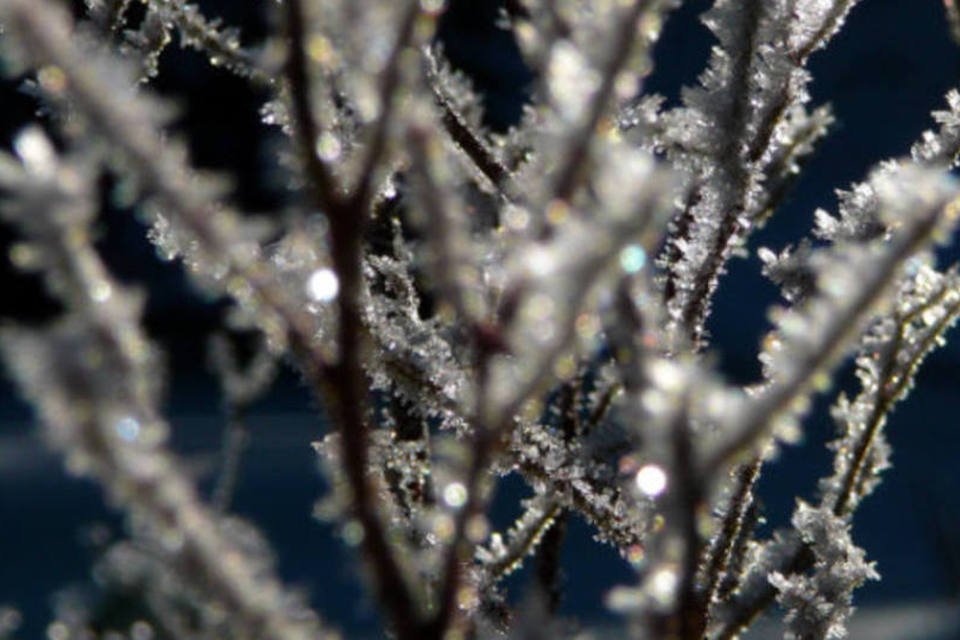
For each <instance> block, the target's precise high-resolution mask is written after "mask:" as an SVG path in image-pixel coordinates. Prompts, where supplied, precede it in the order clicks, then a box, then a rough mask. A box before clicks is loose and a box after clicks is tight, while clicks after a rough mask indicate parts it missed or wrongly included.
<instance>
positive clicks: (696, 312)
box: [657, 0, 853, 342]
mask: <svg viewBox="0 0 960 640" xmlns="http://www.w3.org/2000/svg"><path fill="white" fill-rule="evenodd" d="M846 4H847V5H848V6H849V5H852V4H853V3H849V2H848V3H846ZM794 5H797V6H794ZM824 8H826V7H824V6H823V3H820V2H798V3H787V2H761V1H758V0H751V1H748V2H743V3H740V2H726V1H723V0H721V1H719V2H717V3H716V4H715V5H714V7H713V9H711V10H710V11H709V12H708V13H706V14H705V15H704V18H703V20H704V23H705V24H706V25H707V26H708V27H709V28H710V30H711V31H712V32H713V33H714V34H715V35H716V37H717V39H718V40H719V42H720V45H719V46H717V47H714V49H713V53H712V57H711V60H710V66H709V68H708V69H707V71H705V72H704V74H703V75H702V76H701V78H700V84H701V86H700V87H698V88H694V89H687V90H685V92H684V95H683V99H684V106H683V107H682V108H679V109H675V110H673V111H670V112H668V113H665V114H664V115H663V116H662V117H661V119H662V120H663V121H664V127H663V132H662V133H659V134H658V135H657V139H658V141H659V144H660V145H661V146H663V147H665V148H666V151H667V153H668V156H669V157H671V160H672V161H673V162H674V163H675V164H676V165H677V166H679V167H680V168H682V169H683V170H684V171H685V172H686V173H687V174H688V179H689V180H690V184H691V188H692V193H691V194H690V196H689V197H688V199H687V201H686V202H685V203H684V204H683V205H682V206H681V211H680V212H679V213H678V218H677V219H676V221H675V226H674V228H673V229H672V232H671V235H670V239H669V242H668V245H667V249H666V252H665V253H664V254H663V255H661V257H660V260H659V264H660V265H661V266H662V267H664V268H665V269H666V270H667V275H666V277H665V287H666V289H667V295H668V303H669V305H670V306H669V311H670V316H671V319H672V321H673V322H674V323H675V331H680V330H682V331H684V332H686V333H688V334H690V335H692V337H693V338H694V339H695V340H696V341H698V342H699V341H700V340H702V339H703V333H702V332H703V326H702V324H703V321H704V319H705V317H706V315H707V313H708V310H709V296H710V295H711V294H712V292H713V291H714V290H715V289H716V286H717V282H718V277H719V275H720V274H721V273H722V271H723V268H722V265H723V264H724V263H725V262H726V260H727V259H728V258H729V257H730V256H731V255H732V254H733V252H734V251H735V250H736V249H737V248H738V247H739V246H740V245H741V244H742V242H743V241H744V239H745V238H746V236H747V234H748V233H749V232H750V230H751V228H753V227H754V226H756V225H758V224H760V223H762V222H763V220H764V219H765V217H766V216H767V215H769V212H770V210H771V209H774V208H776V206H777V205H778V204H779V203H778V202H777V200H776V197H777V195H776V194H778V193H779V192H781V191H782V190H783V187H784V186H785V185H786V184H788V183H789V181H790V179H791V176H792V175H793V174H794V173H795V172H796V160H797V158H798V157H800V156H802V155H804V154H806V153H809V151H810V150H811V144H812V142H813V141H815V140H816V139H817V138H819V137H822V136H823V134H824V133H825V130H826V126H827V125H828V124H829V122H830V119H829V114H828V112H826V111H824V110H817V111H814V112H813V113H812V114H808V113H807V112H806V110H805V107H804V105H805V104H806V103H807V102H808V101H809V96H808V94H807V92H806V88H805V87H806V85H807V84H808V83H809V79H810V76H809V73H808V72H807V71H806V70H805V68H804V64H805V62H806V56H805V55H800V54H799V53H798V52H797V51H794V50H792V49H790V48H789V47H785V46H784V43H785V42H790V41H791V39H796V38H797V37H799V36H798V35H797V34H800V33H807V32H809V33H814V34H818V35H820V36H823V41H825V40H826V39H827V37H828V36H829V35H830V33H832V32H831V31H830V30H829V29H826V31H825V28H826V27H825V25H826V24H827V23H829V22H830V21H831V20H833V19H834V12H835V10H836V9H835V7H833V8H829V10H828V11H824V10H820V9H824ZM764 183H766V185H765V184H764ZM767 186H769V188H767Z"/></svg>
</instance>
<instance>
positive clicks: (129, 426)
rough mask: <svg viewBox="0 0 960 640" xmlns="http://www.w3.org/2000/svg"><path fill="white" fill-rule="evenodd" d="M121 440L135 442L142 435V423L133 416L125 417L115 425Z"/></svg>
mask: <svg viewBox="0 0 960 640" xmlns="http://www.w3.org/2000/svg"><path fill="white" fill-rule="evenodd" d="M113 428H114V430H115V431H116V432H117V435H118V436H120V438H121V439H123V440H126V441H127V442H133V441H134V440H136V439H137V437H138V436H139V435H140V422H138V421H137V419H136V418H134V417H133V416H124V417H122V418H120V419H119V420H117V422H116V423H115V424H114V425H113Z"/></svg>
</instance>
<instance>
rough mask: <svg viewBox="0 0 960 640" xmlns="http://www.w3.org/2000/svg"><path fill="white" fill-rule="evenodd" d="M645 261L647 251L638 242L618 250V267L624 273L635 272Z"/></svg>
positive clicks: (641, 267)
mask: <svg viewBox="0 0 960 640" xmlns="http://www.w3.org/2000/svg"><path fill="white" fill-rule="evenodd" d="M646 263H647V252H646V251H644V250H643V247H641V246H640V245H638V244H631V245H630V246H627V247H624V249H623V251H621V252H620V268H621V269H623V270H624V271H625V272H626V273H637V272H638V271H640V270H641V269H643V265H645V264H646Z"/></svg>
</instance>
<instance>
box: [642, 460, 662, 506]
mask: <svg viewBox="0 0 960 640" xmlns="http://www.w3.org/2000/svg"><path fill="white" fill-rule="evenodd" d="M636 483H637V488H638V489H639V490H640V492H641V493H643V494H644V495H647V496H649V497H651V498H654V497H656V496H658V495H660V494H661V493H663V491H664V489H666V488H667V474H666V473H665V472H664V471H663V469H661V468H660V467H658V466H657V465H655V464H646V465H643V466H642V467H640V470H639V471H637V476H636Z"/></svg>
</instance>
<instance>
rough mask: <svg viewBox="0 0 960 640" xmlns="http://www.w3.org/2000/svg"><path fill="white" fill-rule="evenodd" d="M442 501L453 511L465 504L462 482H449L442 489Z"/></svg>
mask: <svg viewBox="0 0 960 640" xmlns="http://www.w3.org/2000/svg"><path fill="white" fill-rule="evenodd" d="M443 501H444V502H445V503H447V506H449V507H451V508H453V509H459V508H460V507H462V506H463V505H465V504H467V488H466V487H465V486H463V483H462V482H451V483H450V484H448V485H447V486H446V487H444V488H443Z"/></svg>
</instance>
